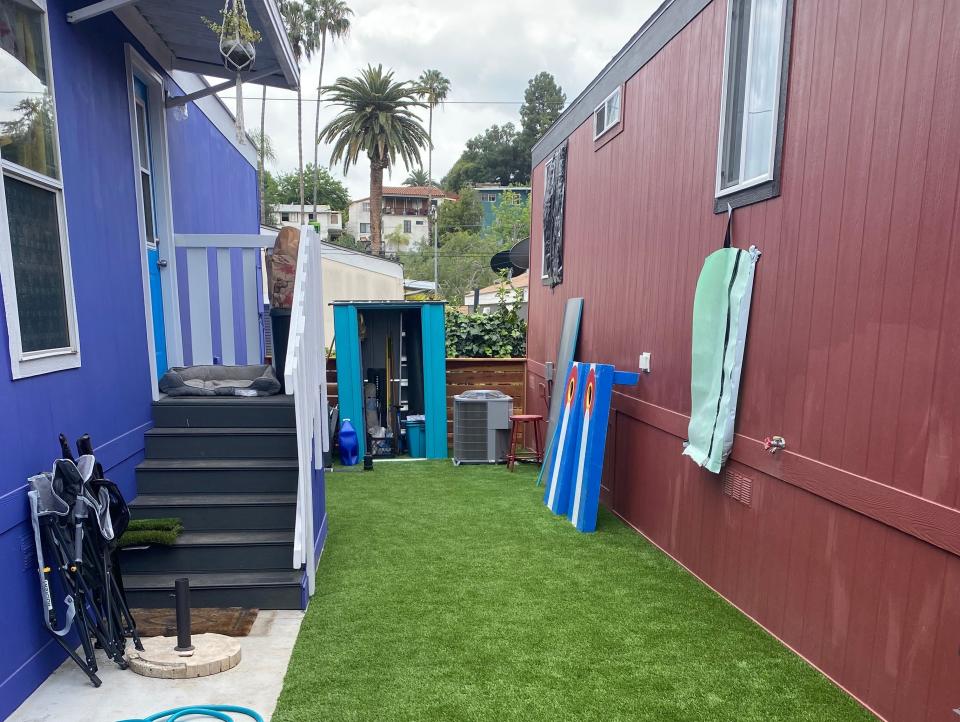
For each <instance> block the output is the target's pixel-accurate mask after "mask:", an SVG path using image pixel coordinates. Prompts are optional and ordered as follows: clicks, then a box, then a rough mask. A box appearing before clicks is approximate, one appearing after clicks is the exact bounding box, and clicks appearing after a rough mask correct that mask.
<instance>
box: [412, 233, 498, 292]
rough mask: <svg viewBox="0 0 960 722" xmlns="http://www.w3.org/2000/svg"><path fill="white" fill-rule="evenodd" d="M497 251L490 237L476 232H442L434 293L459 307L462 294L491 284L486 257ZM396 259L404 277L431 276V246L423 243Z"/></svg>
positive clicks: (421, 278) (490, 271) (488, 263)
mask: <svg viewBox="0 0 960 722" xmlns="http://www.w3.org/2000/svg"><path fill="white" fill-rule="evenodd" d="M497 250H498V249H497V243H496V241H495V240H494V239H492V238H485V237H483V236H481V235H480V234H478V233H470V232H468V231H457V232H455V233H448V234H447V235H445V236H444V238H443V240H442V242H441V244H440V252H439V266H440V269H439V270H440V288H439V294H438V295H439V296H440V297H441V298H445V299H446V300H447V301H449V302H450V303H451V304H456V305H458V306H459V305H460V304H462V303H463V297H464V296H465V295H466V294H468V293H470V292H471V291H472V290H473V289H474V288H482V287H483V286H487V285H489V284H491V283H493V282H494V281H495V280H496V279H497V275H496V274H495V273H494V272H493V271H492V270H491V269H490V259H491V258H492V257H493V254H494V253H496V252H497ZM400 262H401V263H402V264H403V268H404V276H406V277H407V278H414V279H417V280H427V279H430V278H433V248H431V247H430V246H427V245H426V244H424V245H423V246H420V247H419V248H417V249H416V250H413V251H407V252H404V253H401V254H400Z"/></svg>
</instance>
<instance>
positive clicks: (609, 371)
mask: <svg viewBox="0 0 960 722" xmlns="http://www.w3.org/2000/svg"><path fill="white" fill-rule="evenodd" d="M581 366H582V371H581V373H582V376H583V379H584V380H583V397H582V399H583V401H582V404H581V409H580V411H581V422H580V438H579V446H578V448H577V464H576V470H575V472H574V476H573V491H572V494H571V497H570V506H569V508H568V510H567V516H568V517H569V518H570V521H571V522H572V523H573V525H574V526H575V527H576V528H577V530H578V531H582V532H591V531H594V530H596V528H597V508H598V506H599V504H600V480H601V477H602V476H603V455H604V450H605V449H606V445H607V421H608V419H609V418H610V401H611V398H612V396H613V385H614V384H629V385H632V384H635V383H637V382H638V381H639V380H640V377H639V374H635V373H630V372H626V371H617V370H615V369H614V368H613V366H610V365H608V364H581Z"/></svg>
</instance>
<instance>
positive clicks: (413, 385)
mask: <svg viewBox="0 0 960 722" xmlns="http://www.w3.org/2000/svg"><path fill="white" fill-rule="evenodd" d="M332 305H333V327H334V333H335V334H336V351H337V396H338V398H339V405H340V419H341V420H343V419H350V420H351V423H352V424H353V425H354V427H355V428H356V430H357V436H358V437H359V440H360V455H361V457H362V456H363V455H364V454H365V453H366V446H367V438H366V437H367V434H366V433H365V430H366V429H367V428H368V426H370V425H371V423H372V419H371V418H370V415H369V414H370V413H371V412H370V405H368V406H367V408H366V409H365V404H364V383H365V382H370V383H375V384H376V385H377V390H378V394H379V397H378V405H379V407H380V411H379V415H380V416H379V418H380V419H381V421H382V422H384V423H383V425H384V426H387V427H388V428H392V426H391V423H390V422H392V421H393V414H392V411H391V409H392V408H393V407H394V406H395V405H399V403H400V401H401V399H402V401H403V403H404V404H405V405H406V406H407V409H408V413H409V414H423V416H424V431H425V436H426V456H427V458H428V459H445V458H447V360H446V356H447V348H446V330H445V325H444V306H445V302H444V301H336V302H334V303H333V304H332ZM368 422H370V423H368Z"/></svg>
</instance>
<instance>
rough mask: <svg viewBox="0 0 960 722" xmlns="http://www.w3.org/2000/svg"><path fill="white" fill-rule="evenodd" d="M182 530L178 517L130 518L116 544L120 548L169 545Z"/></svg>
mask: <svg viewBox="0 0 960 722" xmlns="http://www.w3.org/2000/svg"><path fill="white" fill-rule="evenodd" d="M182 532H183V523H182V522H181V521H180V520H179V519H166V518H161V519H131V520H130V523H129V524H128V525H127V530H126V531H125V532H123V534H122V535H121V536H120V539H119V541H118V542H117V544H118V546H120V548H121V549H122V548H125V547H138V546H144V545H147V544H162V545H163V546H170V545H171V544H173V543H174V542H175V541H177V537H178V536H180V534H181V533H182Z"/></svg>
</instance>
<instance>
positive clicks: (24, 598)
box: [0, 0, 298, 718]
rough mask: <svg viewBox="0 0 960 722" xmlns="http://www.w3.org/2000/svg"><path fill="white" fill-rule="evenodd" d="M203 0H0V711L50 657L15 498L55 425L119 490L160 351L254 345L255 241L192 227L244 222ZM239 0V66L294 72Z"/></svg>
mask: <svg viewBox="0 0 960 722" xmlns="http://www.w3.org/2000/svg"><path fill="white" fill-rule="evenodd" d="M221 7H222V4H220V3H217V2H203V1H200V0H164V1H163V2H159V0H144V1H143V2H140V3H135V2H130V1H129V0H105V1H104V2H98V3H95V4H93V5H84V1H83V0H0V166H2V173H0V284H2V289H3V300H2V303H3V313H0V327H2V331H0V343H2V344H3V346H4V348H3V349H0V438H2V440H3V447H4V453H3V456H4V473H3V476H2V479H0V579H2V586H3V590H4V593H3V595H2V597H0V618H2V619H3V621H4V629H5V630H6V632H5V634H6V639H5V645H4V648H5V653H4V655H3V658H2V660H0V718H3V717H6V716H7V715H9V714H10V712H11V711H12V710H13V709H15V708H16V707H17V705H18V704H19V703H20V702H21V701H22V700H23V699H24V698H25V697H26V696H27V695H28V694H29V693H30V692H31V691H32V690H33V689H34V688H35V687H36V686H37V685H39V684H40V682H42V681H43V679H44V678H45V677H46V676H47V675H48V674H49V673H50V672H51V671H52V670H53V669H54V668H55V667H56V666H57V665H58V664H60V662H61V661H62V654H61V652H60V650H59V648H58V647H57V646H56V645H55V644H53V643H52V641H51V639H50V638H49V637H48V636H47V634H46V632H45V630H44V628H43V626H42V624H41V620H40V604H39V597H38V590H37V581H36V567H35V560H34V559H33V549H32V533H31V529H30V521H29V513H28V507H27V501H26V494H25V482H26V479H27V477H28V476H30V475H33V474H36V473H37V472H38V471H41V470H44V469H49V468H50V464H51V462H52V460H53V459H54V458H55V456H56V455H57V453H58V446H57V443H56V439H57V434H58V432H61V431H62V432H64V433H65V434H67V436H69V437H70V438H76V437H77V436H79V435H80V434H82V433H85V432H88V433H90V435H91V436H92V438H93V441H94V443H95V445H96V451H97V455H98V457H99V459H100V460H101V461H102V463H103V465H104V467H105V469H106V472H107V475H108V476H109V477H110V478H112V479H113V480H115V481H116V482H117V483H118V484H119V485H120V486H121V488H122V489H123V491H124V493H125V495H126V496H127V497H128V498H132V497H133V496H135V495H136V480H135V475H134V469H135V467H136V466H137V464H138V463H139V462H140V461H141V460H142V459H143V456H144V447H145V442H144V434H145V432H146V431H147V430H148V429H150V427H151V426H152V420H151V402H152V401H153V400H154V399H156V398H157V395H158V391H157V378H158V376H159V374H161V373H162V372H163V371H164V370H165V369H166V367H167V365H177V364H183V363H185V362H186V363H191V362H204V361H206V362H210V361H211V360H212V358H213V357H214V356H216V357H219V358H220V359H222V360H224V361H225V362H236V363H242V362H246V361H257V362H259V361H260V360H261V358H260V356H261V344H262V341H261V340H260V339H261V337H262V336H261V334H260V331H259V328H258V327H257V326H256V325H255V323H253V324H251V323H250V322H249V321H248V317H247V315H245V310H246V309H248V308H250V307H253V308H256V307H257V305H258V299H259V296H258V295H257V294H256V293H255V290H256V284H257V283H258V281H257V279H258V277H259V275H258V272H257V267H256V265H255V263H253V261H254V259H255V257H256V256H257V255H258V253H257V252H255V250H254V249H253V247H252V243H253V241H252V240H251V241H249V242H248V244H247V245H248V246H249V247H247V248H232V249H231V248H230V247H218V246H217V244H216V243H215V242H213V241H210V238H214V236H210V235H206V236H202V235H200V234H249V235H239V236H236V237H237V238H240V239H243V238H249V237H252V236H253V235H256V234H257V233H258V230H259V217H258V216H259V212H258V209H259V203H258V198H257V183H256V159H255V154H254V151H253V150H252V148H251V146H250V144H249V143H248V142H247V143H241V142H239V141H238V137H237V133H236V130H235V128H234V121H233V118H232V116H231V114H230V113H229V112H228V110H227V109H226V107H225V106H224V105H223V104H222V103H221V102H220V101H219V100H218V99H217V98H216V97H215V96H213V95H211V94H210V91H211V88H210V87H209V85H208V84H207V83H206V81H204V80H203V79H202V78H201V77H200V74H201V73H202V74H203V75H208V76H219V77H224V78H226V77H229V76H228V75H227V74H226V71H225V70H224V68H223V66H222V64H221V62H220V59H219V54H218V48H217V38H216V36H215V35H214V34H213V33H212V32H210V31H209V30H208V29H206V28H205V27H204V25H203V22H202V19H201V18H202V16H207V17H210V18H215V17H217V16H218V13H219V11H220V9H221ZM248 9H249V12H250V15H251V18H250V19H251V23H252V24H253V25H254V27H255V28H257V29H258V30H259V31H260V32H261V34H262V35H263V40H262V42H261V43H260V44H259V46H258V56H259V57H258V62H257V68H259V69H262V70H255V71H253V75H252V76H251V77H250V80H255V81H256V82H259V83H267V84H270V85H274V86H278V87H285V88H291V87H296V85H297V83H298V75H297V69H296V66H295V64H294V62H293V59H292V58H293V56H292V53H291V52H290V47H289V44H288V42H287V39H286V36H285V34H284V33H283V31H282V26H281V24H280V17H279V12H278V10H277V7H276V5H275V3H274V0H256V1H254V2H249V3H248ZM253 76H256V77H253ZM178 98H179V100H178ZM185 100H186V102H184V101H185ZM203 238H206V239H207V240H206V241H203ZM175 239H178V240H176V245H177V246H182V247H178V248H176V249H175V248H174V244H175ZM228 277H229V278H228ZM251 290H253V291H254V293H248V291H251ZM256 318H257V317H256V316H255V317H254V320H256Z"/></svg>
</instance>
